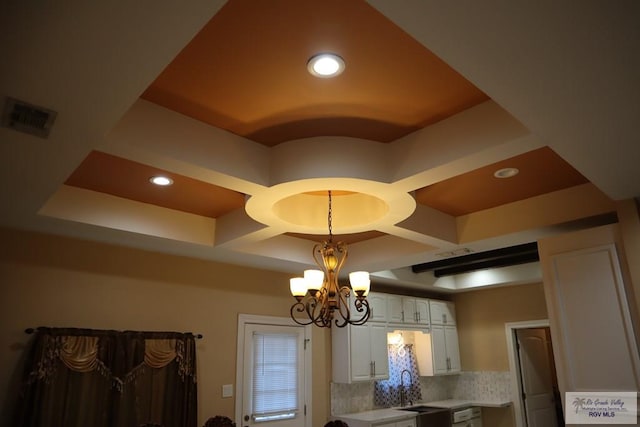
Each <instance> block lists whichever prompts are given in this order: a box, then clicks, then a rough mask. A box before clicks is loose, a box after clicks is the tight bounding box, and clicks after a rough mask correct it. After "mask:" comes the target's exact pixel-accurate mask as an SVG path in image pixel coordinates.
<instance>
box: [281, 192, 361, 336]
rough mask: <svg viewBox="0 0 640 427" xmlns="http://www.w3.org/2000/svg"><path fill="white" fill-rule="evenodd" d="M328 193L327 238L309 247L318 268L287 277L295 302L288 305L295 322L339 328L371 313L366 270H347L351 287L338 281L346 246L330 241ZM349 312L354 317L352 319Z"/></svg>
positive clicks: (359, 323)
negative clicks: (298, 315)
mask: <svg viewBox="0 0 640 427" xmlns="http://www.w3.org/2000/svg"><path fill="white" fill-rule="evenodd" d="M328 193H329V213H328V217H327V222H328V224H329V240H327V241H323V242H322V243H316V244H315V245H314V246H313V260H314V261H315V263H316V264H317V265H318V267H320V270H305V271H304V277H294V278H292V279H291V280H290V287H291V294H292V295H293V297H294V298H295V299H296V302H295V304H293V305H292V306H291V318H292V319H293V320H294V321H295V322H296V323H298V324H299V325H310V324H312V323H313V324H314V325H316V326H319V327H322V328H330V327H331V325H332V324H335V325H336V326H337V327H339V328H342V327H344V326H346V325H347V324H351V325H362V324H364V323H365V322H366V321H367V320H368V319H369V316H370V314H371V309H370V308H369V302H368V301H367V294H368V293H369V284H370V281H369V273H367V272H366V271H355V272H353V273H350V274H349V282H350V283H351V287H349V286H340V285H339V284H338V275H339V273H340V269H341V268H342V265H343V264H344V262H345V261H346V259H347V246H346V245H345V244H344V242H338V243H333V229H332V225H331V221H332V209H331V190H329V192H328ZM350 296H351V297H352V301H351V307H350V306H349V302H350V301H349V300H350ZM354 311H355V312H357V313H358V314H357V315H356V313H354ZM295 313H305V314H306V318H304V320H300V318H298V317H296V316H295ZM352 315H354V316H355V317H356V318H355V319H354V318H352V317H351V316H352Z"/></svg>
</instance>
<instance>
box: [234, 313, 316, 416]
mask: <svg viewBox="0 0 640 427" xmlns="http://www.w3.org/2000/svg"><path fill="white" fill-rule="evenodd" d="M304 342H305V330H304V327H297V326H277V325H262V324H246V325H245V326H244V367H243V369H244V371H243V399H242V419H241V420H237V421H236V424H237V425H238V426H243V427H249V426H264V427H297V426H303V425H305V410H304V390H305V384H304V360H305V357H304Z"/></svg>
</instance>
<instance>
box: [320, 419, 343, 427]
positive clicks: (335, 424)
mask: <svg viewBox="0 0 640 427" xmlns="http://www.w3.org/2000/svg"><path fill="white" fill-rule="evenodd" d="M324 427H349V425H348V424H347V423H345V422H344V421H340V420H335V421H329V422H328V423H326V424H325V425H324Z"/></svg>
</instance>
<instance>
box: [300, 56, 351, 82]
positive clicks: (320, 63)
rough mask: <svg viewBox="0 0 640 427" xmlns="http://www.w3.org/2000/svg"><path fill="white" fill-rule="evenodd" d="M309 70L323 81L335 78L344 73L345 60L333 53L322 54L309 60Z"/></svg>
mask: <svg viewBox="0 0 640 427" xmlns="http://www.w3.org/2000/svg"><path fill="white" fill-rule="evenodd" d="M307 70H308V71H309V72H310V73H311V75H313V76H316V77H320V78H323V79H327V78H331V77H335V76H337V75H339V74H341V73H342V72H343V71H344V60H343V59H342V58H341V57H339V56H338V55H335V54H333V53H321V54H319V55H315V56H313V57H311V59H309V62H307Z"/></svg>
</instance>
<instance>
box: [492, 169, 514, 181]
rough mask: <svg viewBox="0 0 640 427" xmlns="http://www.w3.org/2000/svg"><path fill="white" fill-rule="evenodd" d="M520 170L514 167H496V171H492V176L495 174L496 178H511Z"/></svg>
mask: <svg viewBox="0 0 640 427" xmlns="http://www.w3.org/2000/svg"><path fill="white" fill-rule="evenodd" d="M519 172H520V170H518V169H516V168H503V169H498V170H497V171H495V172H494V173H493V176H495V177H496V178H501V179H503V178H511V177H514V176H516V175H518V173H519Z"/></svg>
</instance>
